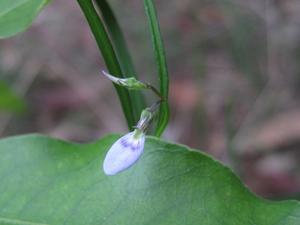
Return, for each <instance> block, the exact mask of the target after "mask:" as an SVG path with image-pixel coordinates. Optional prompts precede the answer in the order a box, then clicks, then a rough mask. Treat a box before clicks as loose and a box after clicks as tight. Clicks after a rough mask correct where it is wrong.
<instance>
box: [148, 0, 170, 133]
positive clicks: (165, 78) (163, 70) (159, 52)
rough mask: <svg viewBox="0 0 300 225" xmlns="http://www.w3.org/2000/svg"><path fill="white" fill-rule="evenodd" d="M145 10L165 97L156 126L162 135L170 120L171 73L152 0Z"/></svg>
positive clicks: (161, 90)
mask: <svg viewBox="0 0 300 225" xmlns="http://www.w3.org/2000/svg"><path fill="white" fill-rule="evenodd" d="M144 5H145V11H146V14H147V17H148V21H149V26H150V31H151V36H152V43H153V49H154V53H155V58H156V62H157V66H158V75H159V82H160V92H161V95H162V96H163V98H164V100H165V101H164V102H163V103H162V104H161V107H160V110H159V116H158V122H157V128H156V135H157V136H161V134H162V133H163V132H164V130H165V128H166V126H167V125H168V121H169V105H168V93H169V75H168V67H167V61H166V56H165V49H164V45H163V40H162V37H161V33H160V28H159V23H158V19H157V15H156V10H155V6H154V4H153V2H152V0H144Z"/></svg>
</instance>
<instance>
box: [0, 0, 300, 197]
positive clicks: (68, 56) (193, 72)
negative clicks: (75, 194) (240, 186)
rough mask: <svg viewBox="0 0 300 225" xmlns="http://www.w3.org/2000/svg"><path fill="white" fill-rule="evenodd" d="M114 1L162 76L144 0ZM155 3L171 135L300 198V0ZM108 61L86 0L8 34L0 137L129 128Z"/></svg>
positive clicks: (253, 185) (0, 47) (138, 58)
mask: <svg viewBox="0 0 300 225" xmlns="http://www.w3.org/2000/svg"><path fill="white" fill-rule="evenodd" d="M109 2H110V3H111V6H112V7H113V9H114V10H115V13H116V16H117V18H118V19H119V22H120V23H121V26H122V28H123V31H124V33H125V36H126V40H127V42H128V45H129V49H130V52H131V53H132V56H133V59H134V63H135V66H136V70H137V72H138V75H139V77H140V78H141V80H143V81H147V82H151V83H152V84H154V85H157V78H156V77H157V75H156V67H155V62H154V56H153V51H152V48H151V39H150V33H149V30H148V24H147V21H146V17H145V14H144V11H143V5H142V1H140V0H122V1H120V0H110V1H109ZM155 2H156V5H157V9H158V15H159V19H160V23H161V30H162V33H163V37H164V42H165V47H166V51H167V59H168V66H169V72H170V105H171V121H170V124H169V126H168V129H167V130H166V132H165V134H164V136H165V139H167V140H169V141H173V142H179V143H183V144H186V145H188V146H190V147H193V148H197V149H201V150H203V151H206V152H207V153H208V154H211V155H213V156H214V157H215V158H217V159H219V160H221V161H222V162H223V163H225V164H227V165H229V166H230V167H231V168H232V169H233V170H234V171H235V172H236V173H237V174H238V175H239V176H240V177H241V179H242V180H243V182H244V183H245V184H246V185H247V186H248V187H249V188H250V189H251V190H252V191H254V192H255V193H257V194H258V195H260V196H264V197H267V198H271V199H287V198H298V199H300V151H299V148H300V102H299V99H300V98H299V97H300V14H299V12H300V1H298V0H263V1H262V0H252V1H248V0H216V1H212V0H206V1H205V0H173V1H163V0H157V1H155ZM101 69H105V65H104V62H103V60H102V57H101V55H99V52H98V48H97V46H96V43H95V41H94V39H93V37H92V35H91V33H90V30H89V27H88V26H87V23H86V21H85V19H84V17H83V15H82V13H81V12H80V10H79V7H78V5H77V3H76V1H54V2H53V3H51V4H50V5H48V6H47V7H46V9H45V10H44V11H43V12H42V13H41V14H40V16H39V17H38V19H37V20H36V21H35V23H34V24H33V26H32V27H31V28H30V29H29V30H28V31H27V32H25V33H22V34H19V35H17V36H15V37H14V38H10V39H7V40H1V42H0V137H7V136H11V135H19V134H27V133H32V132H35V133H36V132H38V133H42V134H46V135H50V136H53V137H58V138H62V139H67V140H71V141H76V142H80V143H85V142H90V141H94V140H96V139H98V138H100V137H102V136H104V135H106V134H108V133H111V132H113V133H123V132H126V131H127V128H126V122H125V119H124V117H123V115H122V112H121V107H120V105H119V100H118V98H117V95H116V93H115V90H114V88H113V86H112V85H111V83H110V82H109V81H108V80H106V79H105V78H104V77H103V76H102V75H101V74H100V70H101ZM1 92H2V93H1ZM145 95H146V97H147V99H148V100H149V104H151V102H153V101H154V98H155V96H153V94H152V93H151V92H147V91H146V92H145Z"/></svg>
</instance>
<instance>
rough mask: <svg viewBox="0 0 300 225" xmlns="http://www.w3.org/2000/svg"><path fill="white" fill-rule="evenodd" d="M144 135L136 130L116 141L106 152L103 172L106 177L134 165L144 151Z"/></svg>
mask: <svg viewBox="0 0 300 225" xmlns="http://www.w3.org/2000/svg"><path fill="white" fill-rule="evenodd" d="M144 143H145V134H144V133H143V132H142V131H141V130H139V129H136V130H134V131H133V132H130V133H128V134H126V135H125V136H123V137H121V138H120V139H118V140H117V141H116V142H115V143H114V144H113V145H112V146H111V148H110V149H109V151H108V152H107V154H106V156H105V159H104V163H103V170H104V173H105V174H106V175H115V174H117V173H119V172H121V171H123V170H125V169H127V168H128V167H130V166H131V165H132V164H134V163H135V162H136V161H137V160H138V159H139V157H140V156H141V154H142V152H143V150H144Z"/></svg>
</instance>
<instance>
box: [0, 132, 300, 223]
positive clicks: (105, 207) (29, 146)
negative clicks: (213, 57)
mask: <svg viewBox="0 0 300 225" xmlns="http://www.w3.org/2000/svg"><path fill="white" fill-rule="evenodd" d="M117 138H118V136H107V137H106V138H104V139H102V140H99V141H97V142H95V143H92V144H86V145H78V144H72V143H68V142H64V141H60V140H56V139H51V138H47V137H44V136H39V135H30V136H21V137H15V138H8V139H3V140H1V141H0V154H1V157H0V177H1V182H0V193H1V195H0V224H24V225H25V224H41V223H42V224H51V225H56V224H57V225H61V224H65V225H68V224H70V225H94V224H101V225H104V224H109V225H110V224H118V225H146V224H155V225H164V224H172V225H220V224H222V225H223V224H224V225H254V224H255V225H298V224H299V218H300V204H299V202H297V201H282V202H271V201H265V200H263V199H260V198H258V197H256V196H254V195H253V194H251V193H250V192H249V191H248V190H247V189H246V188H245V187H244V186H243V185H242V184H241V182H240V181H239V180H238V178H237V177H236V176H235V175H234V174H233V173H232V172H231V171H230V170H229V169H228V168H226V167H224V166H222V165H221V164H220V163H219V162H217V161H214V160H213V159H211V158H210V157H208V156H207V155H205V154H202V153H199V152H195V151H190V149H188V148H187V147H184V146H181V145H175V144H170V143H167V142H164V141H161V140H159V139H157V138H148V139H147V141H146V146H145V152H144V154H143V155H142V157H141V159H140V160H139V161H138V162H137V164H135V165H134V166H133V167H131V168H130V169H129V170H127V171H124V172H122V173H121V174H119V175H116V176H113V177H107V176H105V175H104V174H103V172H102V165H101V164H102V162H103V158H104V155H105V153H106V151H107V149H108V148H109V147H110V146H111V144H112V143H113V142H115V141H116V139H117ZM9 221H11V223H9ZM13 221H18V222H15V223H13ZM22 221H25V222H22Z"/></svg>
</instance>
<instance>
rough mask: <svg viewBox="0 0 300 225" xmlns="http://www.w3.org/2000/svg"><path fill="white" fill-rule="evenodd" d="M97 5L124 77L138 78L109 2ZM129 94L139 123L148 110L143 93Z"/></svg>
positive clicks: (97, 3)
mask: <svg viewBox="0 0 300 225" xmlns="http://www.w3.org/2000/svg"><path fill="white" fill-rule="evenodd" d="M95 3H96V5H97V6H98V8H99V10H100V12H101V14H102V18H103V22H104V24H105V26H106V29H107V31H108V33H109V35H110V37H111V41H112V44H113V46H114V50H115V52H116V55H117V57H118V60H119V62H120V65H121V69H122V72H123V74H124V76H125V77H135V78H138V77H137V74H136V71H135V69H134V66H133V62H132V58H131V56H130V53H129V50H128V48H127V44H126V41H125V38H124V35H123V32H122V29H121V27H120V25H119V23H118V21H117V18H116V16H115V15H114V13H113V11H112V8H111V7H110V5H109V3H108V1H107V0H95ZM129 94H130V96H131V99H132V101H133V102H134V106H135V107H134V114H135V120H136V121H137V120H138V119H139V117H140V114H141V111H142V110H143V109H144V108H146V105H145V101H144V98H143V96H142V92H140V91H131V92H130V93H129Z"/></svg>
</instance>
